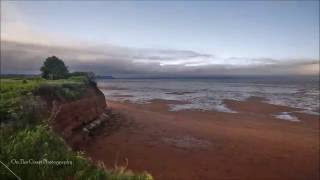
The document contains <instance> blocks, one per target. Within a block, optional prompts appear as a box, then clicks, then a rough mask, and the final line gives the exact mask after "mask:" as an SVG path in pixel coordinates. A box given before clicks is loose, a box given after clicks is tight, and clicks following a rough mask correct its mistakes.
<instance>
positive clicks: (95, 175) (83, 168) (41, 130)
mask: <svg viewBox="0 0 320 180" xmlns="http://www.w3.org/2000/svg"><path fill="white" fill-rule="evenodd" d="M0 81H1V82H0V83H1V86H0V96H1V97H0V98H1V101H0V117H1V127H0V130H1V134H0V143H1V146H0V147H1V153H0V161H1V162H3V163H5V164H6V165H7V166H8V168H10V169H11V170H12V171H13V172H14V173H15V174H16V175H17V176H19V177H20V178H21V179H117V180H149V179H152V176H151V175H149V174H148V173H139V174H136V173H132V172H131V171H126V170H117V169H106V168H104V166H99V167H98V166H96V165H94V164H93V162H92V161H90V160H88V159H86V158H84V154H83V153H82V152H73V151H72V150H71V149H70V148H69V147H68V146H67V145H66V144H65V142H64V141H63V139H62V138H60V137H59V136H58V135H56V134H55V133H54V132H53V131H52V129H51V128H50V127H49V126H48V124H47V122H46V118H47V117H46V116H44V115H43V114H44V113H43V112H44V111H45V108H44V104H41V101H39V96H46V97H51V98H58V99H59V98H60V99H64V100H67V101H74V100H77V99H79V98H81V97H82V96H84V95H85V93H86V87H87V86H89V85H92V84H90V83H91V82H90V80H89V79H88V78H87V77H85V76H76V77H69V78H68V79H60V80H44V79H42V78H6V79H3V78H2V79H0ZM0 177H1V179H12V178H15V176H14V175H13V174H12V173H11V172H10V171H9V170H8V169H7V168H6V167H4V166H3V165H2V164H0Z"/></svg>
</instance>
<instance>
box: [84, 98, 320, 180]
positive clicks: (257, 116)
mask: <svg viewBox="0 0 320 180" xmlns="http://www.w3.org/2000/svg"><path fill="white" fill-rule="evenodd" d="M184 103H185V102H183V101H174V100H171V101H170V100H161V99H154V100H152V101H150V102H149V103H144V104H137V103H132V102H129V101H128V102H116V101H110V100H108V98H107V105H108V108H109V109H111V110H112V112H114V113H117V114H119V117H120V118H118V120H117V121H119V124H121V125H120V126H119V128H117V129H116V130H114V131H113V132H112V133H110V132H107V131H108V130H107V127H104V128H105V129H101V131H99V132H100V133H98V134H96V135H94V136H93V138H92V139H91V140H90V141H89V142H87V144H85V145H82V147H80V149H81V150H83V151H84V152H85V153H86V154H87V156H89V157H90V158H92V159H93V160H94V161H96V162H99V161H102V162H103V163H104V164H105V166H106V167H115V166H126V167H127V168H128V169H131V170H133V171H138V172H139V171H147V172H149V173H151V174H152V175H153V177H154V178H155V179H165V180H167V179H169V180H171V179H184V180H187V179H281V180H285V179H290V180H292V179H299V180H301V179H318V178H319V171H318V170H319V116H317V115H311V114H305V113H300V112H299V111H296V109H294V108H290V107H287V106H279V105H272V104H268V103H265V102H264V101H263V99H262V98H258V97H252V98H249V99H247V100H246V101H236V100H224V104H225V105H226V106H227V107H228V108H230V109H232V110H235V111H237V113H227V112H218V111H201V110H181V111H170V107H169V104H171V105H172V104H184ZM281 112H293V113H292V114H293V115H294V116H295V117H297V118H298V119H299V121H290V120H285V119H279V118H276V117H275V116H274V114H277V113H281Z"/></svg>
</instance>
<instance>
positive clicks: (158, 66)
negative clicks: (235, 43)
mask: <svg viewBox="0 0 320 180" xmlns="http://www.w3.org/2000/svg"><path fill="white" fill-rule="evenodd" d="M52 55H55V56H58V57H59V58H61V59H63V60H64V61H65V63H66V64H67V65H68V66H69V69H70V70H71V71H92V72H95V73H96V74H100V75H110V74H113V75H116V76H134V77H139V76H143V77H145V76H214V75H298V74H303V75H308V74H317V73H318V72H319V61H318V60H314V59H287V60H284V59H281V60H277V59H270V58H269V59H268V58H253V59H250V58H240V57H231V58H221V57H217V56H215V55H211V54H202V53H198V52H194V51H188V50H172V49H147V48H145V49H143V48H128V47H119V46H112V45H105V46H89V45H84V46H83V47H81V46H63V45H45V44H39V43H37V44H36V43H25V42H17V41H9V40H2V41H1V72H2V73H3V74H7V73H33V74H34V73H39V68H40V66H41V65H42V63H43V61H44V59H45V58H46V57H48V56H52Z"/></svg>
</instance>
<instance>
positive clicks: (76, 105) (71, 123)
mask: <svg viewBox="0 0 320 180" xmlns="http://www.w3.org/2000/svg"><path fill="white" fill-rule="evenodd" d="M106 106H107V105H106V100H105V97H104V95H103V93H102V92H101V91H100V90H99V89H98V88H97V87H95V86H92V85H90V86H88V88H87V90H86V94H85V96H83V97H82V98H80V99H78V100H76V101H71V102H70V101H61V100H53V101H52V102H51V110H50V111H51V115H50V118H49V121H50V124H51V125H52V127H53V129H54V130H55V131H57V132H58V133H59V134H61V135H62V137H63V138H64V139H65V140H67V141H68V139H70V138H71V137H72V136H73V135H74V134H75V133H79V132H80V131H79V129H81V127H82V126H84V125H85V124H88V123H90V122H91V121H94V120H95V119H97V118H98V117H99V116H100V115H101V114H102V113H104V112H105V110H106Z"/></svg>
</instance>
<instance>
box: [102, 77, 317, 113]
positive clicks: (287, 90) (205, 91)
mask: <svg viewBox="0 0 320 180" xmlns="http://www.w3.org/2000/svg"><path fill="white" fill-rule="evenodd" d="M98 86H99V88H100V89H101V90H102V91H103V93H104V94H105V96H106V97H107V99H109V100H114V101H130V102H134V103H148V102H150V100H153V99H164V100H181V101H187V102H188V104H178V105H174V104H171V105H170V108H171V110H172V111H179V110H184V109H198V110H216V111H222V112H230V113H236V112H235V111H234V110H232V109H229V108H227V107H226V106H225V105H224V104H223V100H224V99H231V100H238V101H243V100H246V99H247V98H249V97H250V96H260V97H264V98H266V99H267V100H266V101H267V102H268V103H271V104H277V105H285V106H290V107H296V108H301V109H303V112H305V113H310V114H317V115H319V79H318V77H272V78H271V77H255V78H253V77H242V78H210V79H209V78H203V79H110V80H98ZM104 87H108V88H113V89H114V90H106V89H104Z"/></svg>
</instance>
